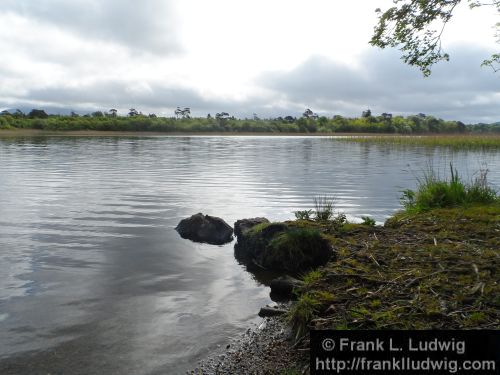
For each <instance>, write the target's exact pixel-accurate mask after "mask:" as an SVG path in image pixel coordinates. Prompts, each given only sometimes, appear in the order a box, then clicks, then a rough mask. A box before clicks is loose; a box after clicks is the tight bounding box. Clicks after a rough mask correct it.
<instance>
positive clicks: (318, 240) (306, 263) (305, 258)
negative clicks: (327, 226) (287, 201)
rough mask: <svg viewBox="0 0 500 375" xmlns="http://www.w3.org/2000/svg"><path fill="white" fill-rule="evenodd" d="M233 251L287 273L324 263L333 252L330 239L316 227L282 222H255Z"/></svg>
mask: <svg viewBox="0 0 500 375" xmlns="http://www.w3.org/2000/svg"><path fill="white" fill-rule="evenodd" d="M235 251H236V255H237V256H238V257H239V258H240V259H241V258H245V259H246V261H251V262H253V263H256V264H257V265H259V266H260V267H262V268H265V269H269V270H273V271H283V272H288V273H298V272H300V271H305V270H308V269H311V268H314V267H318V266H321V265H324V264H326V263H327V262H328V260H330V259H331V257H332V255H333V251H332V247H331V245H330V242H329V241H328V240H327V239H325V238H324V237H323V236H322V235H321V233H320V232H319V231H318V230H317V229H313V228H295V227H289V226H288V225H287V224H285V223H259V224H258V225H256V226H255V227H253V228H251V229H250V230H249V231H247V233H246V235H245V236H240V237H239V238H238V244H237V245H236V246H235Z"/></svg>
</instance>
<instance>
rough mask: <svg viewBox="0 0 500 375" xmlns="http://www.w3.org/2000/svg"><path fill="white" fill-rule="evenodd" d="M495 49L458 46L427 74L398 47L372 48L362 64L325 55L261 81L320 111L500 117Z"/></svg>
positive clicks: (471, 118)
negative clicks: (486, 60) (492, 64)
mask: <svg viewBox="0 0 500 375" xmlns="http://www.w3.org/2000/svg"><path fill="white" fill-rule="evenodd" d="M490 53H491V52H490V51H487V50H481V49H477V48H474V47H471V46H455V48H454V49H452V50H450V54H451V57H452V59H451V61H450V62H448V63H446V62H443V63H440V64H438V65H436V66H435V68H434V70H433V73H432V75H431V77H429V78H424V77H423V76H422V74H421V73H420V72H419V71H418V70H417V69H415V68H412V67H409V66H406V65H404V64H403V63H402V62H401V61H400V59H399V55H398V53H397V52H396V51H380V50H375V49H370V50H367V51H365V52H363V53H362V54H361V55H360V57H359V60H358V64H357V65H345V64H340V63H338V62H335V61H334V60H331V59H327V58H324V57H320V56H315V57H311V58H309V59H308V60H307V61H305V62H304V63H303V64H301V65H299V66H298V67H296V68H295V69H293V70H291V71H288V72H268V73H265V74H263V75H261V77H259V83H260V84H261V85H263V86H264V87H266V88H268V89H269V90H272V91H274V92H275V93H276V95H279V96H281V97H284V98H286V99H287V100H289V101H291V102H295V103H302V104H303V105H304V107H311V108H313V109H314V110H315V111H323V112H326V113H329V114H332V113H338V114H344V115H359V114H360V113H361V111H362V110H364V109H366V108H371V109H372V111H374V112H377V113H381V112H391V113H401V114H413V113H420V112H424V113H428V114H433V115H435V116H439V117H443V118H447V119H457V120H462V121H476V120H477V121H498V119H499V114H498V108H499V104H500V90H499V85H498V84H499V77H498V76H497V75H495V74H494V73H493V72H492V71H490V70H489V69H486V68H481V67H480V64H481V58H478V56H480V57H481V56H484V57H487V56H488V55H489V54H490Z"/></svg>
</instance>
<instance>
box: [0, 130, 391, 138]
mask: <svg viewBox="0 0 500 375" xmlns="http://www.w3.org/2000/svg"><path fill="white" fill-rule="evenodd" d="M357 135H359V136H367V135H370V133H271V132H269V133H267V132H240V133H235V132H149V131H137V132H135V131H113V130H110V131H107V130H102V131H101V130H68V131H62V130H55V131H51V130H38V129H14V130H13V129H4V130H0V138H10V137H168V136H176V137H179V136H181V137H190V136H203V137H206V136H214V137H221V136H227V137H241V136H243V137H248V136H259V137H279V136H285V137H294V136H295V137H334V136H343V137H345V136H357ZM387 135H389V134H387Z"/></svg>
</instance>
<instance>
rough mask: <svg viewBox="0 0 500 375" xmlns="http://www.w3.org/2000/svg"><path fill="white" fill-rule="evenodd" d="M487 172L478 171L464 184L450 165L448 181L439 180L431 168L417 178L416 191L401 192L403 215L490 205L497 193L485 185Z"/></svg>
mask: <svg viewBox="0 0 500 375" xmlns="http://www.w3.org/2000/svg"><path fill="white" fill-rule="evenodd" d="M487 175H488V170H487V169H484V170H480V171H479V172H478V174H477V176H476V177H475V179H474V180H472V181H470V182H465V181H464V180H463V179H462V178H461V177H460V176H459V174H458V171H457V170H456V169H454V168H453V165H452V164H451V163H450V178H449V179H441V178H440V177H439V176H438V175H437V174H436V173H435V172H434V171H433V170H432V169H430V170H429V171H427V172H426V173H425V174H424V177H423V178H420V179H418V186H417V190H416V191H413V190H405V191H404V192H403V197H402V199H401V200H402V204H403V206H404V207H405V209H406V212H415V213H416V212H423V211H428V210H430V209H433V208H445V207H457V206H464V207H466V206H469V205H474V204H490V203H494V202H495V201H498V196H497V191H496V190H495V189H493V188H492V187H491V186H489V184H488V180H487Z"/></svg>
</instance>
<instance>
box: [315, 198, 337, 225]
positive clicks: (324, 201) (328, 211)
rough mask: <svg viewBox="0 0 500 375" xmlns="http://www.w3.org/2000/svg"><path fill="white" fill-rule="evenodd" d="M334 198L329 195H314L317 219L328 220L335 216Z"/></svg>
mask: <svg viewBox="0 0 500 375" xmlns="http://www.w3.org/2000/svg"><path fill="white" fill-rule="evenodd" d="M333 206H334V199H333V198H332V197H328V196H319V197H314V208H315V211H314V214H315V219H316V221H328V220H330V219H331V218H332V217H333V211H334V210H333Z"/></svg>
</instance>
